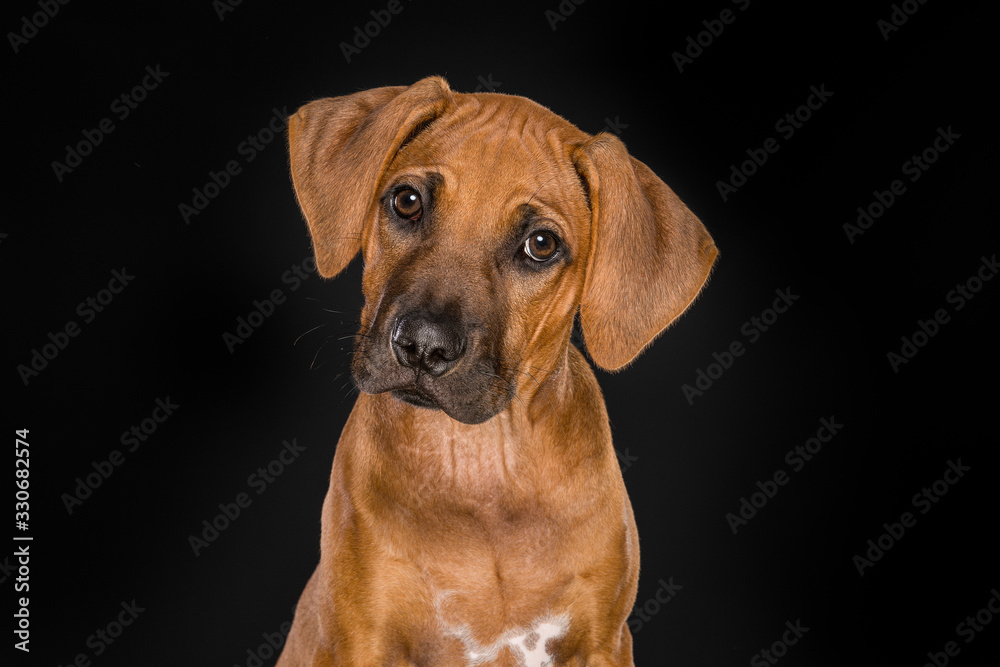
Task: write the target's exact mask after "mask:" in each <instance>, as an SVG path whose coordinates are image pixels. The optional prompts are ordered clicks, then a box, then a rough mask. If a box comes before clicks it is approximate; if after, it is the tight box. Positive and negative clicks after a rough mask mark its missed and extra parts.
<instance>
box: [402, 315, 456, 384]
mask: <svg viewBox="0 0 1000 667" xmlns="http://www.w3.org/2000/svg"><path fill="white" fill-rule="evenodd" d="M390 340H391V347H392V350H393V353H394V354H395V356H396V360H397V361H398V362H399V364H400V365H401V366H404V367H406V368H413V369H415V370H418V371H424V372H426V373H428V374H429V375H432V376H434V377H437V376H439V375H443V374H444V373H445V372H447V371H448V369H450V368H452V367H454V366H455V364H456V363H457V361H458V359H459V358H460V357H461V356H462V355H463V354H464V352H465V338H464V336H462V334H461V331H460V329H459V327H458V326H456V324H455V323H452V322H448V321H438V320H431V319H428V318H426V317H419V316H418V317H406V318H401V319H399V320H397V322H396V324H395V326H394V327H393V329H392V333H391V335H390Z"/></svg>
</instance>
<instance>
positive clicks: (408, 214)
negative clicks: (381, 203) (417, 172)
mask: <svg viewBox="0 0 1000 667" xmlns="http://www.w3.org/2000/svg"><path fill="white" fill-rule="evenodd" d="M392 208H393V209H394V210H395V211H396V215H398V216H399V217H401V218H406V219H408V220H419V219H420V216H421V214H422V213H423V212H424V205H423V203H422V202H421V201H420V195H419V194H418V193H417V191H416V190H412V189H410V188H404V189H402V190H400V191H399V192H397V193H396V196H395V197H393V198H392Z"/></svg>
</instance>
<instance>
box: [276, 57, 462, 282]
mask: <svg viewBox="0 0 1000 667" xmlns="http://www.w3.org/2000/svg"><path fill="white" fill-rule="evenodd" d="M450 103H451V89H450V88H449V87H448V82H447V81H445V80H444V79H442V78H441V77H428V78H426V79H421V80H420V81H418V82H416V83H415V84H413V85H412V86H393V87H387V88H373V89H371V90H364V91H361V92H359V93H354V94H353V95H345V96H343V97H328V98H325V99H321V100H316V101H314V102H310V103H309V104H307V105H305V106H303V107H302V108H301V109H299V110H298V111H297V112H296V113H295V114H294V115H293V116H292V117H291V118H289V120H288V148H289V154H290V157H291V167H292V183H293V184H294V186H295V195H296V198H297V199H298V202H299V207H300V208H301V209H302V213H303V214H304V215H305V218H306V222H307V223H308V224H309V231H310V233H311V234H312V241H313V251H314V252H315V253H316V266H317V268H318V269H319V273H320V275H322V276H324V277H326V278H331V277H333V276H335V275H337V274H338V273H340V272H341V271H343V270H344V268H345V267H346V266H347V265H348V264H350V262H351V260H352V259H353V258H354V256H355V255H356V254H357V253H358V251H359V250H360V249H361V232H362V228H363V226H364V221H365V218H366V216H367V215H368V213H369V211H370V208H371V206H373V205H374V203H375V201H374V200H375V194H376V188H377V187H378V182H379V178H380V177H381V175H382V174H383V173H384V172H385V170H386V168H387V167H388V166H389V163H390V162H391V161H392V159H393V157H394V156H395V155H396V152H397V151H398V150H399V148H400V147H401V146H402V145H403V143H404V142H406V141H407V139H408V138H410V137H411V136H412V135H413V134H414V132H415V131H416V130H417V129H418V128H419V127H421V126H422V125H424V124H426V123H427V122H429V121H431V120H433V119H434V118H436V117H438V116H440V115H441V114H442V113H443V112H444V110H445V109H446V108H448V106H449V105H450Z"/></svg>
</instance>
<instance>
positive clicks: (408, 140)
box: [278, 77, 717, 667]
mask: <svg viewBox="0 0 1000 667" xmlns="http://www.w3.org/2000/svg"><path fill="white" fill-rule="evenodd" d="M289 146H290V152H291V166H292V177H293V181H294V185H295V190H296V194H297V197H298V200H299V204H300V206H301V208H302V210H303V213H304V215H305V217H306V220H307V222H308V225H309V229H310V232H311V234H312V238H313V245H314V248H315V252H316V258H317V265H318V267H319V271H320V273H321V274H322V275H324V276H326V277H333V276H335V275H337V274H338V273H339V272H340V271H342V270H343V269H344V268H345V266H346V265H347V264H348V263H349V262H350V261H351V259H352V258H353V257H354V256H355V255H356V254H357V252H358V251H359V250H360V251H361V252H362V254H363V256H364V260H365V266H364V275H363V284H362V289H363V293H364V296H365V306H364V309H363V311H362V315H361V332H360V334H359V337H358V342H357V343H356V346H355V351H354V360H353V365H352V371H353V374H354V377H355V381H356V382H357V384H358V386H359V387H360V388H361V389H362V393H361V394H360V395H359V397H358V400H357V403H356V405H355V407H354V410H353V412H352V413H351V416H350V418H349V419H348V422H347V424H346V426H345V427H344V430H343V433H342V434H341V438H340V441H339V443H338V445H337V448H336V453H335V455H334V462H333V472H332V475H331V479H330V490H329V493H328V494H327V497H326V501H325V502H324V505H323V512H322V537H321V545H320V546H321V555H320V563H319V566H318V567H317V569H316V571H315V573H314V574H313V576H312V577H311V578H310V580H309V582H308V583H307V585H306V588H305V591H304V593H303V594H302V597H301V600H300V602H299V605H298V608H297V610H296V614H295V620H294V623H293V627H292V630H291V632H290V634H289V636H288V641H287V644H286V646H285V649H284V652H283V654H282V656H281V658H280V660H279V662H278V665H279V667H291V666H302V665H311V666H320V665H323V666H341V665H370V666H372V667H374V666H376V665H378V666H385V665H393V666H400V667H401V666H408V667H409V666H414V665H421V666H423V665H427V666H430V665H434V666H440V665H472V664H475V665H509V666H511V667H513V666H514V665H522V664H524V662H523V660H522V658H521V656H522V652H520V651H519V650H516V649H515V648H513V647H512V646H510V645H509V644H505V643H504V638H505V637H509V636H510V634H509V633H511V632H513V631H523V632H524V633H530V632H534V631H536V630H537V625H538V623H539V622H540V621H542V620H544V619H558V618H561V619H563V621H564V623H565V626H566V627H565V632H563V634H561V636H559V637H558V638H557V639H550V640H549V641H548V643H547V644H546V646H545V650H546V651H547V652H548V655H549V656H550V658H551V659H552V660H553V663H552V664H554V665H559V666H563V665H565V666H575V667H584V666H585V665H586V666H589V667H611V666H624V665H632V664H633V663H632V640H631V635H630V633H629V630H628V626H627V624H626V620H627V618H628V615H629V613H630V611H631V609H632V605H633V603H634V601H635V594H636V587H637V582H638V573H639V543H638V536H637V533H636V528H635V520H634V518H633V515H632V508H631V505H630V503H629V501H628V496H627V494H626V491H625V486H624V483H623V480H622V476H621V472H620V469H619V467H618V464H617V461H616V457H615V452H614V449H613V447H612V443H611V433H610V429H609V426H608V415H607V412H606V410H605V406H604V400H603V397H602V395H601V391H600V387H599V386H598V384H597V380H596V378H595V376H594V374H593V371H592V370H591V369H590V367H589V365H588V364H587V362H586V360H585V359H584V357H583V355H582V354H581V353H580V352H579V351H578V350H577V349H576V348H575V347H574V346H572V345H571V344H570V340H569V339H570V333H571V330H572V326H573V320H574V316H575V314H576V313H577V311H578V309H579V312H580V315H581V324H582V327H583V331H584V336H585V338H586V341H587V348H588V351H589V352H590V355H591V357H592V358H593V360H594V361H595V363H597V364H598V365H599V366H601V367H603V368H606V369H609V370H616V369H619V368H621V367H623V366H625V365H627V364H628V363H630V362H631V361H632V360H633V359H634V358H635V357H636V356H637V355H638V354H639V353H640V352H641V351H642V350H643V349H644V348H645V347H646V346H647V345H648V344H649V343H650V342H651V341H652V340H653V339H654V338H655V337H656V336H657V335H658V334H659V333H660V332H661V331H662V330H663V329H664V328H665V327H666V326H667V325H669V324H670V323H671V322H672V321H673V320H674V319H676V318H677V317H678V316H679V315H680V314H681V313H682V312H683V311H684V310H685V309H686V308H687V307H688V305H689V304H690V303H691V302H692V301H693V300H694V298H695V297H696V296H697V294H698V292H699V290H700V289H701V287H702V285H703V284H704V282H705V281H706V279H707V277H708V274H709V272H710V270H711V267H712V264H713V262H714V260H715V257H716V254H717V252H716V250H715V246H714V244H713V242H712V239H711V237H710V236H709V234H708V232H707V231H706V230H705V228H704V226H703V225H702V224H701V223H700V222H699V221H698V219H697V218H696V217H695V216H694V215H693V214H692V213H691V212H690V211H689V210H688V209H687V208H686V207H685V206H684V205H683V204H682V203H681V202H680V200H679V199H678V198H677V196H676V195H675V194H674V193H673V192H672V191H671V190H670V189H669V188H668V187H667V186H666V185H665V184H664V183H663V182H662V181H661V180H660V179H658V178H657V177H656V176H655V174H653V173H652V172H651V171H650V170H649V169H648V168H647V167H646V166H645V165H644V164H642V163H641V162H639V161H637V160H635V159H634V158H631V157H630V156H629V155H628V153H627V152H626V150H625V148H624V146H623V145H622V143H621V142H620V141H619V140H618V139H617V138H615V137H613V136H610V135H605V134H601V135H598V136H596V137H592V136H590V135H588V134H586V133H584V132H581V131H580V130H578V129H577V128H576V127H575V126H573V125H571V124H570V123H568V122H567V121H565V120H563V119H562V118H560V117H558V116H556V115H555V114H553V113H552V112H550V111H548V110H547V109H545V108H544V107H541V106H539V105H537V104H535V103H534V102H531V101H529V100H526V99H524V98H520V97H514V96H507V95H497V94H461V93H455V92H452V91H451V90H450V88H449V87H448V84H447V82H445V81H444V79H441V78H438V77H431V78H427V79H423V80H421V81H418V82H417V83H415V84H413V85H412V86H409V87H391V88H377V89H373V90H367V91H362V92H359V93H355V94H353V95H348V96H345V97H338V98H329V99H323V100H317V101H315V102H312V103H310V104H308V105H306V106H304V107H303V108H302V109H300V110H299V111H298V112H297V113H296V114H295V115H294V116H292V118H291V119H290V122H289ZM401 185H412V186H414V188H415V189H417V190H419V191H420V192H421V193H423V194H424V195H425V196H426V199H427V204H428V206H427V207H426V209H425V210H424V212H423V216H424V217H422V218H421V219H420V221H419V223H418V224H414V225H409V224H408V223H407V222H406V221H402V222H400V221H399V220H397V219H395V218H394V217H393V215H394V214H393V212H392V210H391V206H388V205H387V204H386V201H387V200H388V197H389V194H390V193H391V192H393V188H398V187H400V186H401ZM533 225H534V226H538V225H541V226H542V227H544V228H545V229H548V230H549V231H551V232H553V233H555V234H557V236H558V238H559V239H560V242H561V245H560V250H561V254H560V255H559V256H558V261H557V262H556V261H553V262H552V263H551V264H546V265H544V266H542V267H541V268H539V265H535V264H533V263H532V261H531V260H526V259H525V258H524V257H523V256H522V255H520V254H518V253H519V252H520V250H519V245H518V243H519V242H520V239H521V238H522V237H523V236H524V234H525V233H526V232H525V231H524V230H525V229H528V228H533V227H532V226H533ZM529 231H531V230H530V229H529ZM413 313H432V314H433V317H432V319H435V318H436V319H435V321H437V320H441V321H445V320H446V321H447V322H448V326H451V327H452V328H453V329H454V330H455V331H459V332H460V335H461V336H462V354H463V356H462V357H461V358H460V359H459V361H458V362H457V364H456V365H455V366H454V367H453V368H451V369H449V370H448V371H447V372H446V373H443V374H441V375H440V376H439V377H431V376H430V374H427V373H424V374H421V372H420V371H419V370H418V371H416V372H415V373H414V371H413V369H411V368H406V367H404V366H403V365H401V363H400V362H399V361H398V356H393V353H392V351H391V348H392V344H391V343H390V341H389V339H390V338H391V337H392V336H393V335H395V334H394V332H395V331H396V329H397V327H398V326H399V322H400V321H402V320H405V319H406V318H407V317H412V316H413ZM400 390H402V391H413V392H417V393H418V394H420V396H422V397H423V399H425V400H427V401H430V402H432V403H433V404H434V405H433V407H437V408H439V409H427V407H417V405H413V404H411V403H410V402H406V401H404V400H400V399H399V398H398V397H397V396H396V394H395V392H397V391H400ZM505 633H506V634H505ZM525 641H526V642H527V643H526V644H525V646H527V647H531V646H534V642H537V641H538V638H537V636H536V635H534V634H532V635H529V638H528V639H527V640H525ZM487 648H492V649H494V650H492V652H491V651H488V650H486V649H487ZM476 652H478V653H479V654H480V655H479V656H478V658H476V656H474V655H473V656H471V657H470V654H474V653H476ZM528 667H531V666H530V665H529V666H528Z"/></svg>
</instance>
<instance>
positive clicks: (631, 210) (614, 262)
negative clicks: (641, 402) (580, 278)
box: [574, 133, 718, 370]
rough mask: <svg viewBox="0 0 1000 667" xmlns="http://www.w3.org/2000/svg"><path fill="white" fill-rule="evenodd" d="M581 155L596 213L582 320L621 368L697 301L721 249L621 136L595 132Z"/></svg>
mask: <svg viewBox="0 0 1000 667" xmlns="http://www.w3.org/2000/svg"><path fill="white" fill-rule="evenodd" d="M574 161H575V163H576V167H577V170H578V171H579V173H580V175H581V177H582V178H583V180H584V184H585V185H586V186H587V190H588V194H589V196H590V206H591V213H592V215H593V222H592V223H591V250H590V257H589V258H588V264H587V279H586V283H585V285H584V290H583V298H582V300H581V303H580V323H581V325H582V327H583V334H584V338H585V339H586V341H587V350H588V351H589V352H590V356H591V358H592V359H593V360H594V363H596V364H597V365H598V366H600V367H601V368H604V369H607V370H618V369H620V368H622V367H623V366H625V365H626V364H628V363H630V362H631V361H632V360H633V359H635V357H637V356H638V355H639V353H640V352H642V351H643V349H645V347H646V346H647V345H649V344H650V343H651V342H652V341H653V339H654V338H656V337H657V336H658V335H659V334H660V332H662V331H663V329H665V328H666V327H667V326H668V325H669V324H670V323H671V322H673V321H674V320H675V319H676V318H677V317H678V316H680V314H681V313H683V312H684V311H685V310H686V309H687V307H688V306H689V305H690V304H691V302H692V301H694V299H695V297H696V296H698V292H699V291H700V290H701V287H702V285H704V284H705V281H706V280H707V279H708V274H709V272H710V271H711V269H712V264H713V263H714V262H715V258H716V256H717V255H718V251H717V250H716V248H715V242H714V241H712V237H711V236H709V234H708V230H706V229H705V226H704V225H703V224H702V223H701V221H700V220H698V218H697V217H695V215H694V214H693V213H691V211H690V210H688V208H687V207H686V206H685V205H684V204H683V203H682V202H681V200H680V199H678V198H677V195H676V194H674V192H673V190H671V189H670V188H669V187H667V184H666V183H664V182H663V181H661V180H660V179H659V178H658V177H657V176H656V174H654V173H653V172H652V171H651V170H650V169H649V167H647V166H646V165H644V164H643V163H642V162H639V161H638V160H636V159H635V158H633V157H631V156H629V154H628V152H627V151H626V150H625V146H624V145H623V144H622V142H621V141H619V140H618V138H617V137H615V136H613V135H610V134H605V133H602V134H599V135H597V136H595V137H592V138H591V139H589V140H588V141H587V142H586V143H584V144H583V145H581V146H579V147H578V148H577V149H576V153H575V154H574Z"/></svg>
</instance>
